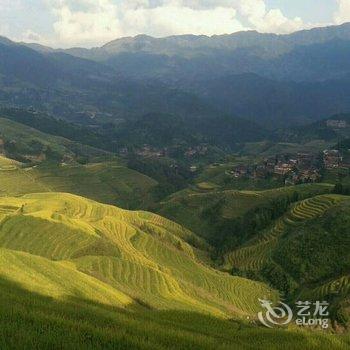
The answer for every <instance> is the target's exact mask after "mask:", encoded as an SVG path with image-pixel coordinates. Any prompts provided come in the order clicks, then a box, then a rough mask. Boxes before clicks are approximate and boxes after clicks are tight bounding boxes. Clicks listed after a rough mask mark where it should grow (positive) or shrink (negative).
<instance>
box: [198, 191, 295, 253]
mask: <svg viewBox="0 0 350 350" xmlns="http://www.w3.org/2000/svg"><path fill="white" fill-rule="evenodd" d="M299 199H300V195H299V193H298V192H294V193H293V194H292V195H289V196H288V195H285V196H281V197H278V198H274V199H271V200H268V201H267V202H266V203H265V204H264V205H262V206H260V207H257V208H253V209H251V210H248V211H247V212H246V213H245V214H244V215H243V216H241V217H238V218H234V219H223V218H222V215H221V212H222V208H223V205H224V202H223V201H219V202H217V203H215V204H214V205H213V206H211V207H210V208H208V209H206V210H205V211H203V213H202V217H203V218H204V219H206V220H208V221H209V223H210V224H211V225H212V227H213V230H214V231H215V234H214V235H212V237H214V238H213V239H212V241H211V244H213V245H214V247H216V248H217V250H218V253H219V254H223V253H225V252H228V251H231V250H233V249H235V248H237V247H238V246H240V245H241V244H243V243H244V242H246V241H248V240H249V239H251V238H252V237H254V236H255V235H257V234H258V233H259V232H261V231H262V230H264V229H266V228H267V227H269V226H270V225H271V224H272V222H273V221H274V220H276V219H277V218H279V217H280V216H282V215H283V214H284V213H285V212H286V210H287V209H288V207H289V206H290V204H291V203H293V202H296V201H298V200H299Z"/></svg>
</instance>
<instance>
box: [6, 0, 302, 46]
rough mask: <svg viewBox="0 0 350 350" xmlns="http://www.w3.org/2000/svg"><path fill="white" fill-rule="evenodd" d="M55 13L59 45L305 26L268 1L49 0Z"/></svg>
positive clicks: (55, 40)
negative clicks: (268, 5)
mask: <svg viewBox="0 0 350 350" xmlns="http://www.w3.org/2000/svg"><path fill="white" fill-rule="evenodd" d="M0 1H1V0H0ZM44 1H46V3H47V5H48V7H49V8H50V10H51V12H52V14H53V15H54V17H55V21H54V23H53V30H54V33H55V34H54V37H51V38H48V37H46V38H44V41H45V42H48V41H51V43H52V44H53V45H55V46H57V45H60V46H72V45H83V46H94V45H98V44H102V43H104V42H106V41H109V40H113V39H115V38H118V37H123V36H134V35H137V34H148V35H153V36H156V37H160V36H167V35H175V34H206V35H213V34H223V33H233V32H236V31H240V30H248V29H254V30H258V31H261V32H276V33H288V32H291V31H295V30H298V29H302V28H304V27H305V25H304V24H303V22H302V20H301V19H300V18H294V19H289V18H287V17H285V16H284V14H283V13H282V12H281V10H279V9H273V10H268V9H267V6H266V3H265V1H264V0H44Z"/></svg>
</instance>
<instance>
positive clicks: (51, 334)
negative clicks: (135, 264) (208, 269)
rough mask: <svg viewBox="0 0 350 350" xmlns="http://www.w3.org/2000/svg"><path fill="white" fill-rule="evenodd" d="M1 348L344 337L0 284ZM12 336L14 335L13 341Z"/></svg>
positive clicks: (328, 345)
mask: <svg viewBox="0 0 350 350" xmlns="http://www.w3.org/2000/svg"><path fill="white" fill-rule="evenodd" d="M0 291H1V298H0V310H1V311H0V348H1V349H4V350H7V349H19V348H21V349H34V348H36V349H47V348H53V347H54V348H59V349H123V350H124V349H128V350H129V349H130V350H133V349H147V350H164V349H174V350H175V349H176V350H179V349H180V350H187V349H194V350H206V349H208V350H209V349H210V350H212V349H220V350H229V349H241V350H245V349H247V350H248V349H257V350H258V349H261V350H263V349H266V350H267V349H269V350H270V349H271V350H278V349H282V348H283V349H286V350H294V349H305V350H314V349H320V350H323V349H324V350H328V349H334V350H343V349H344V350H345V349H347V348H348V347H349V345H350V338H349V337H348V336H338V337H334V336H331V335H327V334H318V333H304V332H295V331H289V332H286V331H278V330H267V329H263V328H256V327H250V326H247V325H245V324H242V323H239V322H232V321H226V320H222V319H218V318H213V317H210V316H204V315H200V314H196V313H190V312H183V311H155V310H154V311H152V312H150V311H147V312H145V311H141V310H137V308H136V309H135V307H134V306H131V307H130V306H129V307H130V308H131V309H132V310H129V307H123V308H121V307H117V306H115V307H111V306H106V305H102V304H100V303H93V302H86V300H84V299H83V298H81V297H76V298H74V299H73V298H71V299H66V300H57V299H55V300H53V299H52V298H49V297H45V296H43V295H42V294H38V293H35V292H33V291H32V292H29V291H28V290H26V289H24V288H23V287H22V286H20V285H19V284H17V283H13V282H11V281H9V280H7V279H3V278H1V279H0ZM14 333H15V334H16V335H15V336H13V335H14Z"/></svg>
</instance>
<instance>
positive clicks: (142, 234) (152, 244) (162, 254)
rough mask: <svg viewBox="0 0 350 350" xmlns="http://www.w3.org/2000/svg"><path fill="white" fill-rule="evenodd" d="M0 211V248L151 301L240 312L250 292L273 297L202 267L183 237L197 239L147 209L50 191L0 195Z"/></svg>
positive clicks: (252, 302)
mask: <svg viewBox="0 0 350 350" xmlns="http://www.w3.org/2000/svg"><path fill="white" fill-rule="evenodd" d="M0 214H1V217H2V221H1V227H0V246H1V247H3V248H6V249H10V250H18V251H22V252H26V253H29V254H33V255H36V256H41V257H43V258H46V259H50V260H52V261H56V262H57V261H61V262H65V264H67V266H68V267H69V268H71V269H73V270H76V271H81V272H84V273H85V274H87V275H89V276H92V277H94V278H96V279H97V280H99V281H101V282H104V283H107V284H108V285H110V286H111V287H113V288H115V289H116V291H118V293H122V294H126V295H128V296H129V297H130V298H132V299H133V300H134V301H135V302H136V303H137V302H140V303H141V304H142V305H148V306H149V307H151V308H156V309H179V310H191V311H196V312H203V313H210V314H212V315H217V316H222V317H225V316H229V315H234V316H236V317H243V316H244V315H251V316H252V315H254V313H255V312H256V310H257V309H258V300H257V299H258V297H268V298H272V299H275V298H276V297H277V295H276V294H275V293H274V292H273V291H271V290H270V289H269V288H267V287H266V286H265V285H264V284H262V283H256V282H252V281H249V280H246V279H243V278H239V277H232V276H230V275H228V274H225V273H220V272H218V271H216V270H214V269H212V268H210V267H208V266H206V265H205V264H204V263H202V262H201V260H200V258H199V257H200V256H201V255H202V254H203V253H201V254H199V253H198V254H197V249H194V248H192V246H190V245H189V244H188V243H187V242H186V241H190V242H196V244H197V246H200V245H203V243H202V242H201V240H200V239H198V238H196V237H195V236H194V235H193V234H192V233H191V232H189V231H187V230H186V229H184V228H182V227H181V226H178V225H177V224H175V223H172V222H169V221H168V220H166V219H164V218H162V217H159V216H157V215H154V214H150V213H146V212H130V211H125V210H121V209H118V208H116V207H112V206H107V205H102V204H98V203H96V202H93V201H90V200H86V199H83V198H82V197H78V196H73V195H68V194H58V193H45V194H31V195H26V196H24V197H19V198H9V197H8V198H1V199H0ZM4 265H5V264H4ZM6 265H7V264H6ZM50 266H51V265H50ZM6 276H7V277H8V278H11V279H12V280H13V281H15V282H19V281H21V275H17V274H16V273H11V272H9V273H6ZM39 284H40V283H39ZM43 289H45V287H43ZM92 300H94V299H92Z"/></svg>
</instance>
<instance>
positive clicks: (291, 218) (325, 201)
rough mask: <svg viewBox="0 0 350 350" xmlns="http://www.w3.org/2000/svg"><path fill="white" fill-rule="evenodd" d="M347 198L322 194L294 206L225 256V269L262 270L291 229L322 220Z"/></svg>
mask: <svg viewBox="0 0 350 350" xmlns="http://www.w3.org/2000/svg"><path fill="white" fill-rule="evenodd" d="M345 199H348V197H346V196H341V195H333V194H332V195H331V194H329V195H320V196H315V197H312V198H308V199H305V200H303V201H300V202H298V203H296V204H294V205H292V206H291V209H290V210H289V211H288V212H287V213H286V214H285V215H284V216H283V217H282V218H280V219H278V220H276V222H275V223H274V225H273V226H272V227H271V228H270V229H268V230H266V231H265V232H263V233H262V234H261V235H260V236H259V237H258V238H255V239H253V240H252V241H251V242H247V244H246V245H245V246H244V247H242V248H240V249H238V250H236V251H234V252H231V253H228V254H226V255H225V257H224V260H225V263H224V269H227V270H230V269H232V268H237V269H240V270H243V271H259V270H260V269H261V268H262V267H263V266H264V264H266V263H267V262H268V261H269V259H270V256H271V253H272V251H273V249H274V247H275V246H276V244H277V242H278V239H279V237H280V236H281V235H282V234H283V232H285V230H286V229H287V228H288V227H289V226H295V225H298V224H300V223H302V222H304V221H305V220H310V219H314V218H316V217H318V216H319V217H320V216H322V215H323V214H324V212H325V211H326V210H327V209H329V208H331V207H332V206H334V205H336V204H338V203H340V202H341V201H342V200H345Z"/></svg>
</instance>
